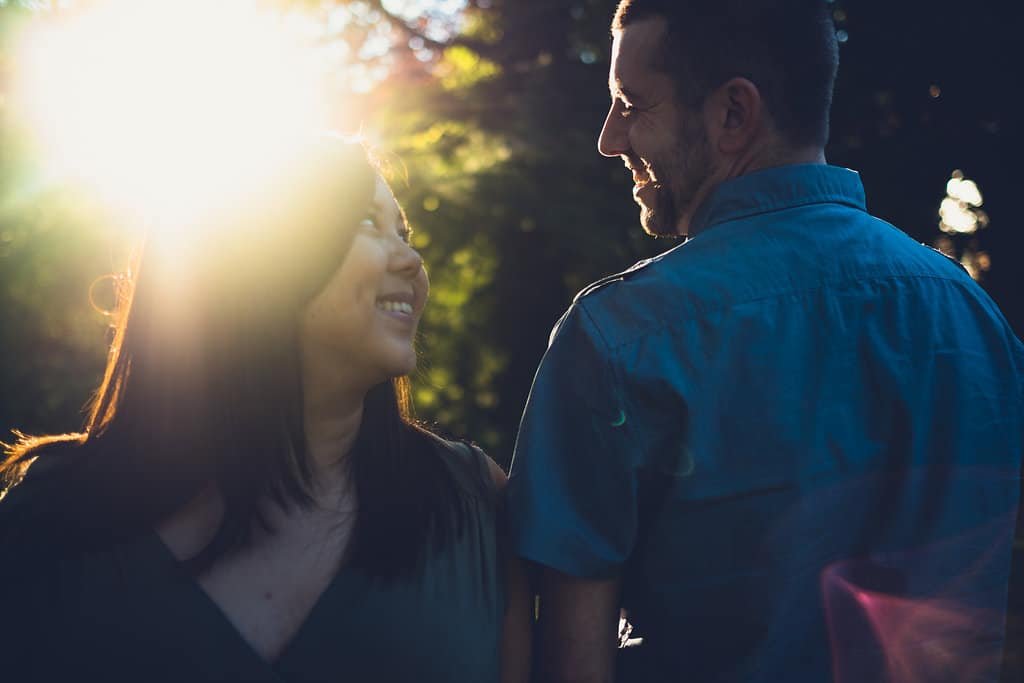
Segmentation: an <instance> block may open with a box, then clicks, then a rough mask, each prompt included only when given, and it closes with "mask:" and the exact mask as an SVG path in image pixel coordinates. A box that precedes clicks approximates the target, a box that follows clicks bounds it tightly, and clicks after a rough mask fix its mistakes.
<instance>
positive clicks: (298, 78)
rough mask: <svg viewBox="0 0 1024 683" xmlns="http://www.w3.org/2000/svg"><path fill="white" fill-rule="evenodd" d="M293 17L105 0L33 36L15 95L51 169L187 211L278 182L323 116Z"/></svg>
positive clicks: (185, 3) (239, 8)
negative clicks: (287, 162)
mask: <svg viewBox="0 0 1024 683" xmlns="http://www.w3.org/2000/svg"><path fill="white" fill-rule="evenodd" d="M294 20H295V17H291V18H289V17H286V16H283V15H281V14H279V13H273V12H270V11H261V10H260V9H258V3H256V2H253V0H213V1H211V0H175V1H174V2H168V1H167V0H109V1H107V2H103V3H99V4H98V5H96V6H91V7H90V8H89V9H88V11H81V12H77V13H69V14H68V16H66V17H60V18H59V19H58V20H51V21H48V22H45V23H44V24H43V25H41V26H39V27H37V28H36V30H34V31H32V32H30V33H28V34H26V35H25V36H24V40H23V41H22V46H21V49H20V51H19V54H18V58H17V61H16V64H17V72H16V74H15V80H16V82H15V88H14V93H13V97H12V104H14V105H15V107H16V109H17V110H18V111H19V113H20V114H21V116H22V117H23V118H24V120H25V121H26V122H27V125H28V126H29V129H30V130H31V131H32V135H33V137H34V138H35V140H36V141H37V143H38V145H39V150H40V153H41V155H42V156H43V159H44V161H45V163H46V166H47V168H48V169H49V170H50V171H51V172H52V173H53V174H54V175H55V176H58V177H60V178H61V179H73V180H75V181H77V182H83V183H86V184H88V186H89V187H90V188H91V189H92V190H93V191H95V192H97V193H99V194H101V195H102V196H103V198H104V199H106V200H107V201H109V202H111V203H112V204H114V205H116V206H118V207H120V208H122V209H126V210H130V211H133V212H135V213H137V214H142V215H144V216H146V217H147V219H149V220H155V219H159V220H160V221H161V222H163V221H168V223H169V224H173V223H175V222H178V221H186V220H187V218H188V217H189V216H191V215H194V214H196V213H198V212H202V211H204V210H207V209H211V208H216V207H218V206H222V205H224V204H225V203H227V202H232V201H236V200H239V199H242V198H244V197H245V196H246V195H249V194H251V193H253V192H258V191H259V188H260V187H262V186H265V185H266V184H267V183H272V182H273V181H274V179H275V177H276V175H275V174H279V173H280V172H281V169H282V168H283V167H284V165H285V164H284V162H285V160H286V159H287V158H288V155H289V154H290V153H292V152H293V151H294V150H295V149H296V145H295V143H296V141H298V140H300V139H303V138H306V137H308V135H309V134H310V133H311V132H314V131H318V130H323V129H324V128H326V123H327V121H326V107H325V105H324V102H323V100H322V97H321V93H322V92H323V89H322V86H323V82H322V80H321V79H322V69H321V68H320V63H319V60H318V57H317V55H316V53H315V52H314V50H313V49H311V48H310V47H309V45H308V39H309V33H308V31H306V32H302V31H299V30H297V28H299V27H297V25H296V24H295V22H294ZM179 224H180V223H179Z"/></svg>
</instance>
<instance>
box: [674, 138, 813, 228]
mask: <svg viewBox="0 0 1024 683" xmlns="http://www.w3.org/2000/svg"><path fill="white" fill-rule="evenodd" d="M826 163H828V162H827V161H826V160H825V150H824V149H823V148H822V147H818V146H816V145H815V146H811V147H801V148H793V147H762V148H760V149H758V150H752V151H751V152H750V153H748V154H744V155H740V156H738V157H736V158H735V159H733V160H732V161H730V162H729V164H728V165H726V166H725V168H724V169H723V171H720V172H719V173H716V174H715V177H714V178H713V179H711V180H710V181H709V182H708V183H706V184H705V185H704V187H703V188H701V190H699V191H698V193H697V195H696V197H695V198H694V201H693V202H691V203H690V206H689V209H688V210H687V211H686V212H684V213H682V214H681V215H680V216H679V220H678V222H677V223H676V226H677V227H676V229H677V232H678V234H679V235H682V236H685V235H688V234H689V232H690V223H691V222H692V221H693V217H694V216H695V215H696V214H697V211H698V210H699V209H700V207H701V205H703V204H704V202H706V201H707V200H708V198H709V197H711V195H712V194H714V191H715V189H716V188H717V187H718V186H719V185H721V184H722V183H724V182H728V181H729V180H732V179H733V178H739V177H740V176H744V175H749V174H751V173H756V172H757V171H763V170H767V169H769V168H779V167H782V166H796V165H799V164H826Z"/></svg>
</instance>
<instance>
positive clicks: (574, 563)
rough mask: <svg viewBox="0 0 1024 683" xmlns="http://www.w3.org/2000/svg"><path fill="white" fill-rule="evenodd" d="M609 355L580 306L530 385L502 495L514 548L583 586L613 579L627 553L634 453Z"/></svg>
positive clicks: (565, 320) (632, 526)
mask: <svg viewBox="0 0 1024 683" xmlns="http://www.w3.org/2000/svg"><path fill="white" fill-rule="evenodd" d="M619 386H620V383H619V379H618V377H617V376H616V370H615V366H614V363H613V362H612V358H611V354H610V350H609V348H608V346H607V344H606V343H605V342H604V340H603V338H602V337H601V335H600V332H599V330H598V329H597V327H596V326H595V325H594V324H593V321H592V320H591V318H590V316H589V314H588V313H587V311H586V309H585V308H584V306H583V304H582V303H580V302H579V301H578V302H577V303H575V304H573V306H572V308H570V309H569V311H568V312H567V313H566V314H565V315H564V316H563V317H562V319H561V320H560V321H559V323H558V324H557V325H556V327H555V329H554V331H553V332H552V335H551V343H550V345H549V347H548V350H547V353H546V354H545V355H544V358H543V360H542V361H541V365H540V368H539V369H538V370H537V375H536V377H535V378H534V381H533V387H532V389H531V390H530V397H529V400H528V401H527V405H526V411H525V413H524V415H523V420H522V423H521V425H520V428H519V436H518V438H517V439H516V448H515V454H514V456H513V460H512V470H511V475H510V477H509V484H508V489H507V496H508V498H507V504H508V514H509V527H510V533H511V542H512V546H513V549H514V550H515V552H517V554H519V555H520V556H521V557H524V558H526V559H528V560H531V561H534V562H538V563H540V564H543V565H546V566H548V567H551V568H553V569H557V570H559V571H562V572H564V573H566V574H569V575H572V576H576V577H580V578H611V577H614V576H616V575H618V573H619V569H620V567H621V565H622V564H623V563H624V562H625V561H626V559H627V558H628V556H629V554H630V552H631V551H632V549H633V545H634V541H635V536H636V527H637V521H636V518H637V512H636V510H637V506H636V494H637V484H636V478H635V474H634V472H635V468H634V467H633V465H632V463H631V461H632V459H633V458H634V457H635V454H634V449H635V448H637V447H638V444H637V443H636V442H635V439H633V438H632V437H631V434H630V426H629V424H628V421H627V419H626V416H627V413H628V408H627V406H625V405H624V402H623V401H624V398H623V396H622V393H621V391H620V390H619Z"/></svg>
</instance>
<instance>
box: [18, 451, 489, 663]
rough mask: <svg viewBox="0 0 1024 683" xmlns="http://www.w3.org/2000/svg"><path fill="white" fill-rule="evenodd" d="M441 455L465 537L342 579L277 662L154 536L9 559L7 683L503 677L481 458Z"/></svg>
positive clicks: (467, 454)
mask: <svg viewBox="0 0 1024 683" xmlns="http://www.w3.org/2000/svg"><path fill="white" fill-rule="evenodd" d="M442 450H443V452H444V454H445V455H444V457H445V458H446V459H447V460H448V461H449V462H450V463H451V464H452V466H453V469H454V470H455V471H456V472H457V476H459V478H460V480H462V481H465V482H466V483H467V484H468V485H470V486H469V487H468V488H467V490H468V491H470V493H471V494H472V495H471V497H470V500H471V503H470V506H469V510H470V515H469V516H468V519H467V524H466V527H465V530H464V532H463V534H462V535H461V537H459V538H458V539H457V540H456V542H455V544H454V545H453V546H451V547H449V548H448V549H447V550H445V551H443V552H433V553H432V554H431V555H430V556H429V557H428V559H427V561H426V563H425V566H424V569H423V571H422V572H421V573H420V574H419V575H418V576H416V577H413V578H409V579H404V580H399V581H397V582H392V583H383V582H380V581H377V580H374V579H371V578H370V577H368V576H366V575H365V574H363V573H361V572H359V571H357V570H354V569H342V570H341V571H340V572H339V573H338V575H337V576H336V577H335V578H334V580H333V581H332V582H331V583H330V584H329V586H328V588H327V589H326V590H325V591H324V593H323V594H322V595H321V597H320V599H319V601H318V602H317V603H316V605H315V607H314V608H313V610H312V611H311V612H310V614H309V616H308V617H307V619H306V621H305V623H304V624H303V625H302V627H301V628H300V629H299V631H298V633H297V634H296V635H295V637H294V638H293V640H292V641H291V643H290V644H289V645H288V646H287V648H286V649H285V650H284V652H283V653H282V654H281V656H280V657H279V659H278V660H277V661H276V662H274V663H273V664H269V663H267V662H265V661H264V660H263V659H262V658H261V657H260V656H259V655H258V654H257V653H256V652H255V651H254V650H253V649H252V648H251V647H250V646H249V645H248V643H246V641H245V640H244V639H243V638H242V637H241V635H240V634H239V633H238V632H237V630H235V628H234V626H233V625H232V624H231V623H230V622H229V621H228V620H227V618H226V617H225V616H224V615H223V613H222V612H221V611H220V609H219V608H218V607H217V606H216V604H215V603H214V602H213V601H212V600H211V599H210V598H209V597H208V596H207V595H206V593H205V592H203V590H202V589H201V588H200V587H199V585H198V584H197V583H196V581H195V579H194V578H193V577H192V576H191V575H190V574H188V573H187V572H186V571H185V570H184V569H183V567H182V566H181V565H180V564H179V563H178V561H177V560H176V559H175V557H174V556H173V555H172V554H171V552H170V550H169V549H168V548H167V547H166V546H164V544H163V543H162V541H161V540H160V538H159V537H158V536H157V535H156V533H152V532H151V533H147V534H145V535H143V536H141V537H139V538H137V539H134V540H133V541H131V542H128V543H123V544H119V545H116V546H114V547H111V548H109V549H106V550H104V551H101V552H93V553H88V554H75V555H72V556H67V554H64V556H59V557H58V556H56V555H54V554H52V553H49V552H46V553H39V554H38V556H39V557H43V556H50V557H52V558H54V559H49V560H45V561H43V560H40V561H39V562H25V560H26V558H25V557H20V558H19V557H17V556H12V555H9V554H8V551H10V550H12V549H10V548H4V549H2V550H0V580H2V581H3V584H2V585H0V680H3V681H19V682H21V681H129V680H130V681H176V682H186V681H187V682H188V683H200V682H203V681H239V682H246V683H264V682H266V683H270V682H281V683H319V682H321V681H325V682H326V681H375V682H376V681H380V682H385V681H445V682H448V681H466V683H483V682H486V681H496V680H497V678H498V651H499V640H500V637H501V618H502V614H503V609H504V594H503V590H502V584H501V581H500V568H499V562H498V548H497V542H496V533H495V525H496V500H495V498H496V497H495V495H494V490H493V486H492V485H491V484H490V478H489V476H488V475H487V468H486V463H484V462H483V460H482V459H483V458H484V457H485V456H483V455H482V454H478V453H475V452H474V454H473V455H470V450H469V449H468V448H465V447H457V446H451V447H448V448H443V449H442ZM474 478H479V479H480V480H481V481H480V482H478V483H477V485H473V482H472V479H474ZM481 484H482V485H481ZM14 550H15V551H16V550H17V549H14ZM19 559H20V560H21V561H18V560H19ZM5 567H6V569H5Z"/></svg>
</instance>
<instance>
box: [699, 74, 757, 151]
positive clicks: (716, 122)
mask: <svg viewBox="0 0 1024 683" xmlns="http://www.w3.org/2000/svg"><path fill="white" fill-rule="evenodd" d="M704 116H705V119H704V120H705V123H706V124H707V126H708V137H709V140H710V142H711V144H712V145H714V147H715V148H717V149H718V151H719V153H721V154H722V155H723V156H727V157H731V156H736V155H737V154H739V153H740V152H742V151H743V150H745V149H746V148H747V147H749V146H750V144H751V142H752V141H753V140H754V138H755V137H757V135H758V134H759V133H760V130H761V128H762V125H763V123H764V102H763V100H762V99H761V91H760V90H758V89H757V86H756V85H754V83H753V82H751V81H749V80H748V79H746V78H732V79H730V80H728V81H726V82H725V83H723V84H722V85H720V86H719V87H718V88H717V89H716V90H715V91H714V92H713V93H711V95H710V96H709V97H708V98H707V100H706V101H705V103H704Z"/></svg>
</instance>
